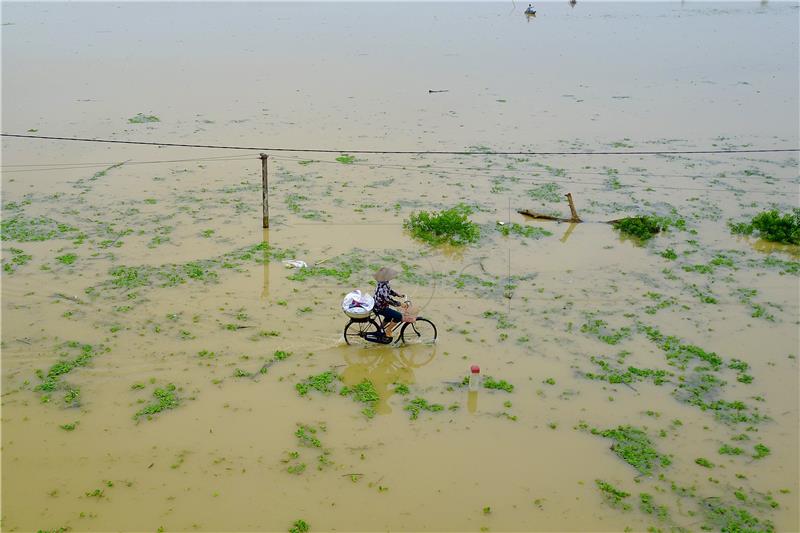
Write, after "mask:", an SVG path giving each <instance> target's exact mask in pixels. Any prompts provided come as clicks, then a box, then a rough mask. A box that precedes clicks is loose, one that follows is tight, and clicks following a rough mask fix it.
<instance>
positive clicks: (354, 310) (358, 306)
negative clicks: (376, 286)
mask: <svg viewBox="0 0 800 533" xmlns="http://www.w3.org/2000/svg"><path fill="white" fill-rule="evenodd" d="M373 307H375V299H374V298H373V297H372V296H371V295H370V294H368V293H363V294H362V293H361V291H360V290H358V289H356V290H354V291H353V292H350V293H348V294H347V296H345V297H344V300H342V311H344V314H346V315H347V316H349V317H350V318H366V317H368V316H369V314H370V313H371V312H372V308H373Z"/></svg>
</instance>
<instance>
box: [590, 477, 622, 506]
mask: <svg viewBox="0 0 800 533" xmlns="http://www.w3.org/2000/svg"><path fill="white" fill-rule="evenodd" d="M595 483H596V484H597V488H598V489H600V492H601V493H602V494H603V498H605V500H606V503H608V504H609V505H610V506H611V507H615V508H617V509H622V510H623V511H627V510H629V509H630V508H631V506H630V505H629V504H628V503H626V502H625V499H626V498H628V496H630V495H631V494H630V493H629V492H625V491H622V490H619V489H618V488H616V487H614V486H613V485H612V484H610V483H607V482H605V481H602V480H600V479H596V480H595Z"/></svg>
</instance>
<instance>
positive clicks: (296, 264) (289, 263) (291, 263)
mask: <svg viewBox="0 0 800 533" xmlns="http://www.w3.org/2000/svg"><path fill="white" fill-rule="evenodd" d="M283 266H285V267H286V268H308V265H307V264H306V262H305V261H300V260H299V259H284V260H283Z"/></svg>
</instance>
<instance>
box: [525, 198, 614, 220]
mask: <svg viewBox="0 0 800 533" xmlns="http://www.w3.org/2000/svg"><path fill="white" fill-rule="evenodd" d="M564 196H566V197H567V202H569V211H570V213H571V214H572V216H570V218H564V217H558V216H553V215H546V214H544V213H537V212H536V211H531V210H530V209H517V213H519V214H520V215H525V216H526V217H531V218H535V219H537V220H553V221H555V222H569V223H571V224H576V223H578V222H584V221H583V220H581V217H579V216H578V210H577V209H575V202H574V201H573V200H572V193H571V192H568V193H567V194H565V195H564ZM625 218H629V217H625ZM625 218H615V219H614V220H594V221H590V222H598V223H600V224H612V225H613V224H618V223H620V222H622V221H623V220H625Z"/></svg>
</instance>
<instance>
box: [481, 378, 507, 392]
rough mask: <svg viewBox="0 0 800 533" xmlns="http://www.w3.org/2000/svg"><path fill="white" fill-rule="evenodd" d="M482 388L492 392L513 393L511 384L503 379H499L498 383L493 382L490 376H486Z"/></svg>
mask: <svg viewBox="0 0 800 533" xmlns="http://www.w3.org/2000/svg"><path fill="white" fill-rule="evenodd" d="M483 386H484V388H487V389H492V390H502V391H506V392H514V385H512V384H511V383H509V382H507V381H506V380H504V379H501V380H500V381H495V379H494V378H493V377H492V376H486V378H485V379H484V380H483Z"/></svg>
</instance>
